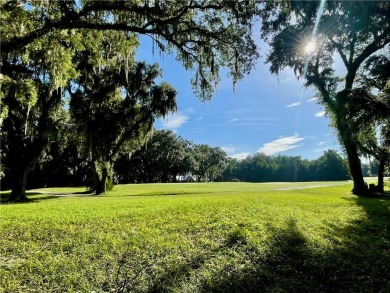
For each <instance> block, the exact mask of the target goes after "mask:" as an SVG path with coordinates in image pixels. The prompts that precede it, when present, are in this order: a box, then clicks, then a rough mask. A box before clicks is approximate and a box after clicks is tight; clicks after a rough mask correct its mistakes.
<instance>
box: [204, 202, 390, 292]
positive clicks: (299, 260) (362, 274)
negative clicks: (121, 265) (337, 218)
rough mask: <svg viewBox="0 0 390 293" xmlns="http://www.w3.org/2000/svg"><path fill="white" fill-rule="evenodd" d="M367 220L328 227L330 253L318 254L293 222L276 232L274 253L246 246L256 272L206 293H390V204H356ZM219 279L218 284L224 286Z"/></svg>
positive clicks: (228, 278) (252, 270)
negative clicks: (343, 226) (330, 242)
mask: <svg viewBox="0 0 390 293" xmlns="http://www.w3.org/2000/svg"><path fill="white" fill-rule="evenodd" d="M348 200H351V201H353V202H355V203H356V204H357V205H358V206H360V207H362V208H363V209H364V211H365V214H366V217H365V218H363V219H359V220H356V221H355V222H353V223H352V224H351V225H349V226H347V227H346V228H340V227H337V226H335V225H330V224H328V228H329V232H328V238H329V241H333V242H334V243H333V244H332V245H330V249H327V250H319V251H316V250H314V249H313V248H311V247H310V246H309V243H308V241H307V239H305V236H304V234H303V233H302V232H300V230H299V228H298V227H297V225H296V222H295V220H294V219H291V220H290V221H289V222H288V224H287V226H286V227H285V228H283V229H274V231H273V237H272V239H271V242H270V247H271V248H272V249H271V251H269V253H266V254H264V253H263V252H260V251H257V249H256V248H250V246H246V247H245V248H244V250H243V252H244V253H246V254H247V255H248V257H249V259H250V260H251V264H252V266H251V267H250V269H248V270H247V271H246V272H238V273H237V274H233V275H232V274H230V275H228V276H226V277H225V278H220V277H219V278H218V279H219V280H220V281H217V282H213V283H212V286H209V285H207V284H206V286H205V287H204V288H203V290H202V291H203V292H390V279H389V276H390V200H388V199H371V198H360V197H358V198H353V199H348ZM218 279H217V280H218Z"/></svg>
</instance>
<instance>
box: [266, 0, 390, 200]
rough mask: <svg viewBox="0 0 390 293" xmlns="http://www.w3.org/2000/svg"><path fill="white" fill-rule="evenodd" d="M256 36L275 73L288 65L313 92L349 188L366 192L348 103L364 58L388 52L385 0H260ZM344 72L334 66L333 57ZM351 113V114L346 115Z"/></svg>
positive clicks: (389, 21) (388, 8)
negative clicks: (338, 148)
mask: <svg viewBox="0 0 390 293" xmlns="http://www.w3.org/2000/svg"><path fill="white" fill-rule="evenodd" d="M262 5H263V7H262V12H261V14H262V34H261V36H262V38H263V39H264V40H265V41H267V43H268V44H269V45H270V53H269V54H268V56H267V62H268V63H269V64H270V70H271V72H272V73H274V74H278V73H279V72H280V71H281V70H282V69H283V68H286V67H290V68H292V69H293V70H294V72H295V74H296V75H297V76H298V77H300V78H306V86H313V87H314V88H315V89H316V90H317V92H318V98H319V103H320V104H322V105H324V107H325V109H326V111H327V113H328V114H329V116H330V117H331V118H332V120H333V121H334V126H335V127H336V129H337V130H338V134H339V139H340V142H341V144H342V145H343V147H344V148H345V151H346V154H347V156H348V163H349V170H350V173H351V176H352V178H353V190H352V191H353V193H354V194H357V195H364V194H366V193H367V190H366V187H365V184H364V180H363V175H362V170H361V163H360V159H359V154H358V139H357V136H358V135H357V134H358V129H357V128H356V127H357V126H356V124H355V123H354V122H353V121H354V119H351V116H350V114H351V111H349V108H348V107H349V105H351V104H354V103H355V102H356V101H358V100H359V99H360V97H359V95H356V93H355V92H354V89H355V87H356V80H357V77H358V76H359V74H360V70H361V69H362V66H363V65H364V62H365V61H366V60H367V59H368V58H370V56H373V55H374V54H378V53H379V54H381V53H382V52H383V51H385V52H389V51H388V50H389V48H388V44H389V42H390V18H389V17H388V16H389V14H390V3H389V2H387V1H364V2H361V1H324V0H323V1H321V3H320V2H319V1H310V2H307V1H275V2H273V1H272V2H271V1H264V2H263V4H262ZM336 55H337V56H338V58H339V59H340V60H341V61H340V62H342V64H343V65H344V67H345V71H346V72H345V74H343V73H340V72H338V71H336V70H335V68H334V65H335V62H336V59H335V56H336ZM352 118H353V117H352Z"/></svg>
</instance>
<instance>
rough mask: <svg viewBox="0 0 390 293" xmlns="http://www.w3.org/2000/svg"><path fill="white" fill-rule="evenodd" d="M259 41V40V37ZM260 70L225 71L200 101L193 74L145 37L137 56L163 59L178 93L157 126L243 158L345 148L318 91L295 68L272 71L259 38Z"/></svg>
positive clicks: (308, 154) (306, 154) (312, 153)
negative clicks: (236, 74) (174, 108)
mask: <svg viewBox="0 0 390 293" xmlns="http://www.w3.org/2000/svg"><path fill="white" fill-rule="evenodd" d="M258 39H259V38H258ZM258 45H259V48H260V54H261V55H262V56H263V57H262V58H260V59H259V60H258V62H257V65H256V69H255V70H253V71H252V72H251V74H250V75H248V76H245V77H244V79H243V80H241V81H239V82H238V83H237V85H236V88H235V91H233V84H232V80H231V79H230V78H228V77H226V75H225V74H223V73H221V81H220V84H219V86H218V88H217V91H216V93H215V94H214V96H213V99H212V100H211V101H210V102H201V101H200V100H199V99H198V98H197V97H196V96H195V95H194V93H193V92H192V89H191V84H190V80H191V77H192V76H193V74H192V72H188V71H185V70H184V67H183V66H182V65H181V64H180V63H179V62H177V61H176V60H175V57H174V55H161V54H159V52H156V51H155V52H154V54H153V50H152V42H151V41H150V40H149V39H146V38H142V39H141V45H140V47H139V49H138V53H137V57H136V58H137V60H138V61H142V60H144V61H146V62H147V63H158V64H159V65H160V67H161V69H162V70H163V78H162V80H165V81H167V82H169V83H170V84H171V85H172V86H173V87H175V89H176V90H177V91H178V99H177V101H178V112H177V113H175V114H173V115H170V116H169V117H166V118H165V119H160V120H158V121H156V124H155V126H156V128H157V129H170V130H173V131H174V132H175V133H176V134H177V135H180V136H182V137H183V138H186V139H188V140H191V141H193V142H194V143H198V144H208V145H210V146H220V147H222V148H223V149H224V150H225V151H226V152H227V154H228V155H229V156H231V157H235V158H239V159H242V158H244V157H246V156H247V155H249V154H254V153H256V152H259V151H260V152H263V153H265V154H267V155H275V154H284V155H291V156H302V157H303V158H307V159H314V158H318V157H319V156H321V155H322V154H323V152H324V150H327V149H335V150H338V151H340V146H339V143H338V141H337V137H336V133H335V131H334V130H333V129H332V128H331V127H330V126H329V124H330V120H329V119H328V118H327V117H326V116H325V115H324V114H325V112H324V109H323V108H322V107H321V106H320V105H318V104H317V103H316V100H315V98H314V91H313V90H311V89H306V88H304V87H303V86H302V82H301V81H298V80H297V79H296V77H295V76H294V74H293V72H292V70H289V69H286V70H284V71H282V72H281V73H280V75H279V76H274V75H271V73H270V72H269V68H268V65H266V64H264V62H265V58H264V56H266V54H267V47H266V45H265V44H264V43H262V42H260V40H259V44H258Z"/></svg>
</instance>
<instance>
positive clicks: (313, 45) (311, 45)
mask: <svg viewBox="0 0 390 293" xmlns="http://www.w3.org/2000/svg"><path fill="white" fill-rule="evenodd" d="M315 49H316V43H315V42H314V41H310V42H308V43H307V45H306V46H305V53H306V54H311V53H313V52H314V51H315Z"/></svg>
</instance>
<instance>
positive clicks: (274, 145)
mask: <svg viewBox="0 0 390 293" xmlns="http://www.w3.org/2000/svg"><path fill="white" fill-rule="evenodd" d="M303 140H304V138H303V137H300V136H299V135H297V134H295V135H293V136H287V137H282V138H278V139H275V140H274V141H271V142H268V143H265V144H264V145H263V146H262V147H261V148H260V149H259V150H258V152H259V153H264V154H266V155H273V154H277V153H281V152H285V151H287V150H291V149H294V148H297V147H298V146H300V145H299V144H298V143H299V142H301V141H303Z"/></svg>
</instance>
